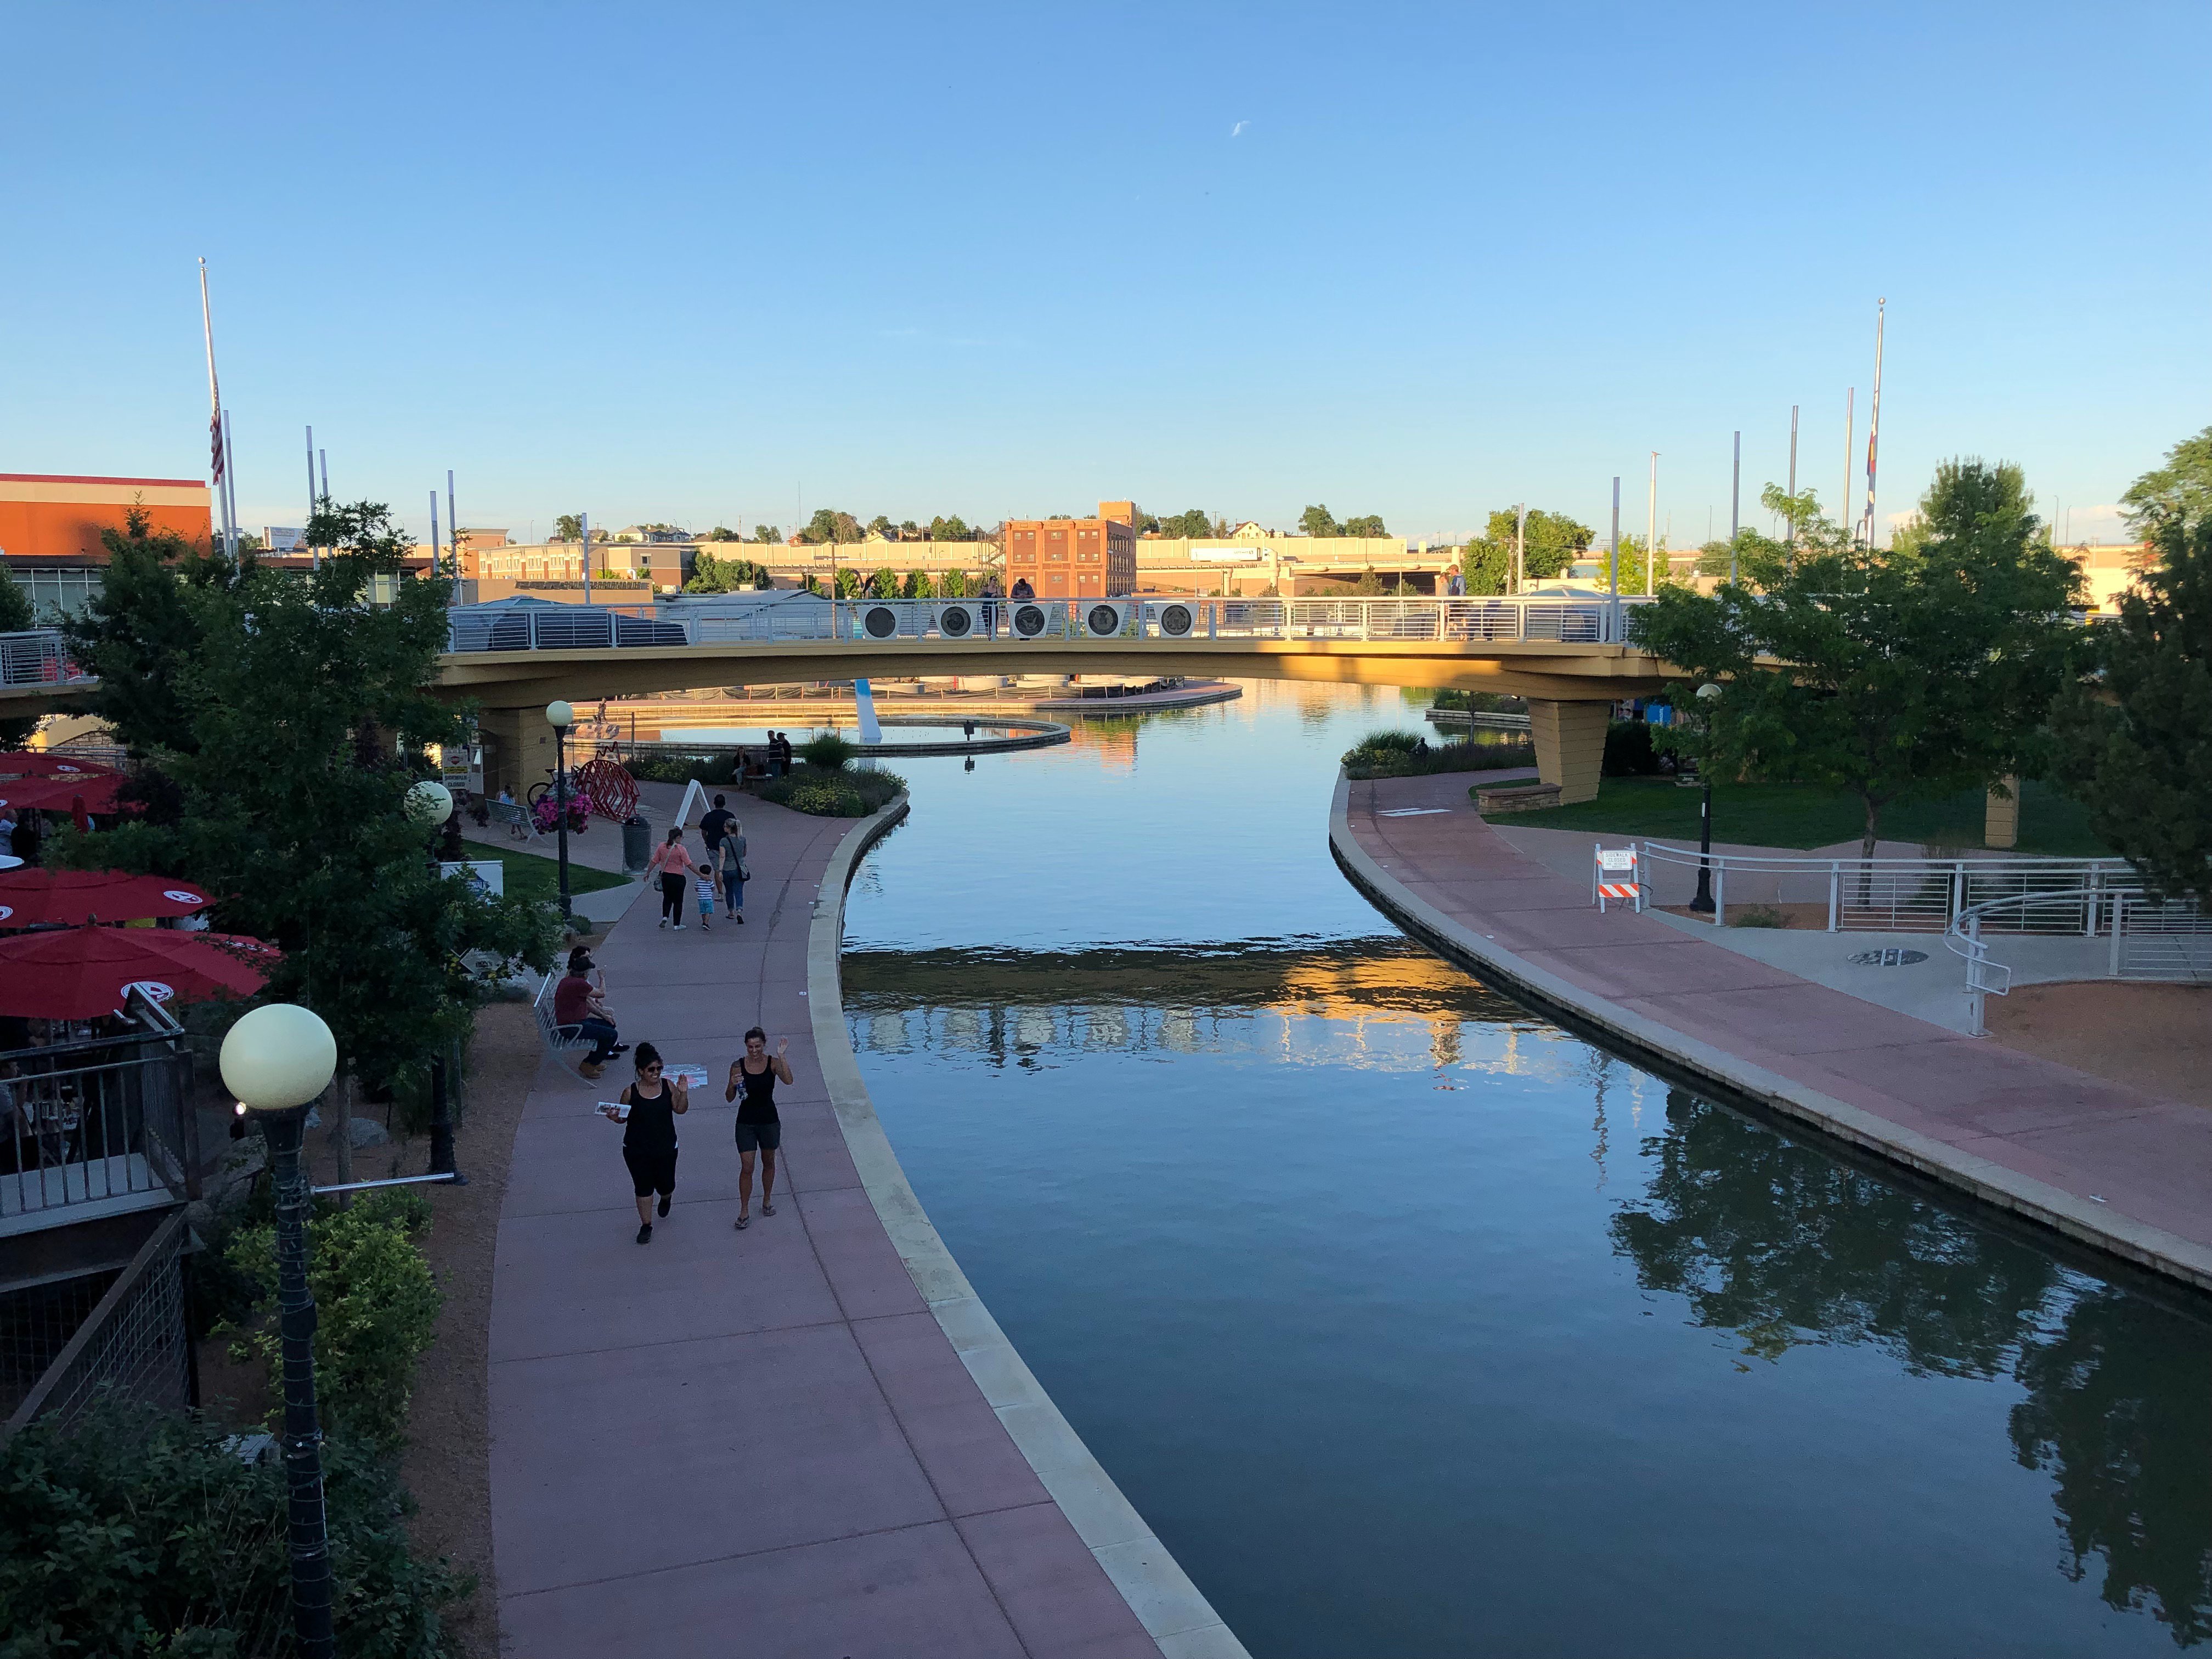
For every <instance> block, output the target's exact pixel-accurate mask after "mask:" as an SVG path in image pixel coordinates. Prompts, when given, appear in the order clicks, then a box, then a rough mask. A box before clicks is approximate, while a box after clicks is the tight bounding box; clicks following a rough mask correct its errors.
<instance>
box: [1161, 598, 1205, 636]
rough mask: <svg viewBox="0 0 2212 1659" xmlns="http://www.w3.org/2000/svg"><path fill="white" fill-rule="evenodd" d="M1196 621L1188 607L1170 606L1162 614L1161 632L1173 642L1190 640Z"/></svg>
mask: <svg viewBox="0 0 2212 1659" xmlns="http://www.w3.org/2000/svg"><path fill="white" fill-rule="evenodd" d="M1195 620H1196V618H1195V617H1193V616H1192V615H1191V614H1190V607H1189V606H1188V605H1169V606H1167V607H1166V608H1165V609H1164V610H1163V611H1161V612H1160V632H1161V633H1163V634H1164V635H1167V636H1168V637H1169V638H1170V639H1172V640H1182V639H1188V638H1189V637H1190V629H1191V624H1192V623H1193V622H1194V621H1195Z"/></svg>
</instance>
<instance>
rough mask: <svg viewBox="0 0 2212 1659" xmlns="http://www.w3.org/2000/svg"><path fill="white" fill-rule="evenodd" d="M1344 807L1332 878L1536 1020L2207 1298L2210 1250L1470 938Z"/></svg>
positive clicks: (1340, 794)
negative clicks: (1561, 1022) (1382, 854)
mask: <svg viewBox="0 0 2212 1659" xmlns="http://www.w3.org/2000/svg"><path fill="white" fill-rule="evenodd" d="M1351 802H1352V781H1351V780H1350V779H1349V778H1346V777H1345V776H1344V775H1342V773H1341V772H1340V773H1339V775H1338V776H1337V781H1336V793H1335V794H1334V796H1333V797H1332V798H1331V799H1330V802H1329V811H1328V843H1329V850H1330V852H1331V853H1332V854H1334V855H1335V858H1336V862H1337V866H1338V867H1339V868H1340V869H1341V870H1342V871H1343V872H1344V873H1345V876H1346V878H1347V879H1348V880H1350V882H1351V883H1352V885H1353V886H1354V887H1356V888H1358V890H1360V892H1361V893H1362V894H1363V895H1364V896H1366V898H1367V900H1368V901H1369V902H1370V903H1372V904H1373V905H1374V906H1375V908H1376V909H1378V910H1380V911H1382V912H1383V915H1386V916H1388V917H1389V918H1390V920H1391V921H1394V922H1395V923H1396V924H1397V925H1398V926H1399V927H1401V928H1403V929H1404V930H1405V931H1406V932H1407V933H1409V934H1411V935H1412V936H1413V938H1415V939H1419V941H1420V942H1421V943H1422V944H1424V945H1427V946H1428V947H1429V948H1430V949H1431V950H1433V951H1436V952H1437V954H1438V955H1440V956H1442V957H1445V958H1446V959H1448V960H1449V961H1453V962H1456V963H1460V964H1461V965H1462V967H1465V968H1467V969H1469V970H1470V971H1472V972H1474V973H1476V974H1479V975H1481V976H1482V977H1483V978H1485V979H1486V980H1488V981H1491V982H1492V983H1494V984H1496V985H1498V986H1499V987H1502V988H1508V989H1510V993H1511V994H1513V995H1514V996H1515V997H1516V999H1517V1000H1521V1001H1523V1002H1525V1003H1528V1004H1529V1005H1530V1006H1533V1007H1534V1009H1535V1010H1537V1011H1538V1012H1542V1013H1545V1014H1547V1015H1550V1014H1553V1013H1560V1014H1564V1015H1565V1017H1566V1018H1568V1019H1569V1020H1570V1021H1571V1022H1572V1023H1573V1024H1578V1025H1581V1026H1583V1027H1586V1028H1592V1029H1595V1030H1597V1031H1599V1032H1601V1033H1602V1034H1603V1035H1604V1036H1606V1037H1607V1039H1608V1040H1609V1041H1610V1042H1612V1043H1613V1044H1615V1045H1617V1046H1618V1047H1620V1048H1623V1049H1625V1050H1626V1051H1627V1053H1628V1055H1629V1057H1630V1058H1632V1059H1633V1058H1636V1057H1638V1056H1652V1057H1656V1059H1657V1060H1660V1061H1661V1062H1662V1064H1665V1065H1667V1066H1669V1067H1670V1068H1672V1069H1674V1070H1678V1071H1680V1070H1686V1071H1688V1072H1690V1073H1693V1074H1694V1075H1695V1076H1697V1077H1699V1078H1700V1079H1705V1080H1707V1081H1709V1082H1711V1083H1712V1084H1714V1085H1717V1086H1718V1087H1720V1088H1722V1089H1724V1090H1727V1091H1729V1092H1731V1093H1733V1094H1735V1095H1739V1096H1741V1097H1745V1098H1747V1099H1749V1100H1751V1101H1753V1102H1755V1103H1758V1104H1759V1105H1761V1106H1764V1107H1765V1108H1767V1109H1770V1110H1771V1111H1773V1112H1775V1113H1777V1114H1779V1115H1782V1116H1784V1117H1787V1118H1791V1119H1794V1120H1796V1121H1799V1122H1802V1123H1806V1124H1809V1125H1811V1126H1812V1127H1814V1128H1816V1129H1818V1130H1820V1132H1821V1133H1824V1134H1828V1135H1832V1136H1834V1137H1835V1138H1836V1139H1839V1140H1842V1141H1844V1142H1847V1143H1848V1144H1850V1145H1851V1146H1857V1147H1861V1148H1863V1149H1865V1150H1866V1151H1869V1152H1874V1153H1875V1154H1876V1155H1878V1156H1879V1157H1881V1158H1883V1159H1885V1160H1887V1162H1889V1163H1892V1164H1901V1165H1903V1166H1904V1167H1905V1168H1906V1169H1908V1170H1913V1171H1915V1172H1917V1173H1918V1174H1920V1175H1922V1176H1927V1177H1929V1179H1931V1180H1933V1181H1936V1182H1940V1183H1941V1184H1942V1185H1943V1186H1945V1187H1947V1188H1951V1189H1953V1190H1954V1191H1957V1192H1960V1193H1963V1194H1966V1195H1967V1196H1968V1197H1970V1198H1973V1199H1976V1200H1979V1201H1981V1202H1982V1203H1984V1204H1990V1205H1993V1206H1996V1207H1997V1208H1998V1209H2002V1210H2007V1211H2009V1212H2012V1213H2013V1214H2015V1215H2017V1216H2020V1217H2021V1218H2024V1219H2026V1220H2028V1221H2031V1222H2033V1223H2035V1224H2037V1225H2039V1226H2043V1227H2047V1228H2049V1229H2051V1231H2055V1232H2057V1233H2060V1234H2063V1236H2064V1237H2068V1238H2070V1239H2074V1240H2075V1241H2077V1242H2079V1243H2085V1244H2089V1245H2092V1246H2093V1247H2095V1248H2096V1249H2100V1250H2102V1251H2104V1252H2106V1253H2107V1254H2109V1255H2115V1256H2118V1257H2119V1258H2120V1259H2121V1260H2123V1261H2128V1262H2131V1263H2134V1264H2135V1265H2136V1266H2138V1267H2147V1268H2148V1269H2150V1270H2151V1271H2152V1272H2154V1273H2160V1274H2162V1275H2164V1276H2165V1277H2167V1278H2170V1279H2179V1280H2181V1281H2182V1282H2184V1283H2185V1284H2187V1285H2193V1286H2195V1287H2196V1288H2197V1289H2198V1290H2203V1291H2212V1249H2208V1248H2206V1247H2205V1246H2203V1245H2202V1244H2198V1243H2193V1242H2192V1241H2191V1240H2189V1239H2186V1238H2184V1237H2181V1236H2180V1235H2179V1234H2178V1233H2172V1232H2168V1231H2166V1229H2164V1228H2162V1227H2155V1226H2153V1225H2150V1224H2149V1223H2148V1222H2141V1221H2133V1220H2130V1219H2129V1218H2127V1217H2125V1216H2123V1215H2115V1214H2113V1213H2112V1212H2110V1211H2109V1210H2107V1209H2106V1208H2105V1207H2104V1206H2100V1205H2096V1204H2093V1203H2091V1202H2089V1201H2088V1200H2086V1199H2082V1198H2078V1197H2076V1196H2075V1194H2072V1193H2069V1192H2066V1191H2064V1190H2063V1189H2061V1188H2057V1187H2053V1186H2051V1185H2050V1184H2049V1183H2047V1182H2040V1181H2037V1180H2035V1179H2034V1178H2033V1177H2032V1176H2024V1175H2021V1174H2020V1173H2018V1172H2017V1171H2015V1170H2008V1169H2006V1168H2005V1167H2003V1166H2002V1164H1994V1163H1991V1162H1990V1160H1989V1159H1987V1158H1976V1157H1974V1156H1973V1155H1972V1154H1971V1153H1968V1152H1960V1150H1959V1149H1958V1148H1957V1147H1955V1146H1948V1145H1946V1144H1945V1143H1944V1142H1942V1141H1940V1140H1936V1139H1934V1138H1932V1137H1930V1136H1928V1135H1923V1134H1921V1133H1917V1131H1914V1130H1911V1129H1907V1128H1905V1127H1902V1126H1901V1125H1899V1124H1896V1123H1893V1122H1891V1121H1889V1120H1888V1119H1887V1118H1885V1117H1882V1116H1881V1115H1879V1114H1877V1113H1875V1112H1870V1111H1868V1110H1866V1109H1863V1108H1862V1107H1857V1106H1853V1105H1851V1104H1850V1103H1847V1102H1845V1101H1841V1100H1838V1099H1837V1098H1835V1097H1833V1096H1832V1095H1826V1094H1823V1093H1821V1092H1820V1091H1818V1090H1816V1089H1812V1088H1808V1087H1807V1086H1806V1085H1803V1084H1801V1083H1796V1082H1794V1081H1792V1080H1791V1079H1788V1078H1785V1077H1783V1076H1780V1075H1779V1074H1778V1073H1773V1072H1770V1071H1768V1070H1766V1069H1765V1067H1764V1066H1754V1065H1753V1064H1752V1063H1751V1062H1750V1061H1748V1060H1741V1059H1739V1058H1738V1057H1737V1056H1735V1055H1734V1054H1729V1053H1728V1052H1727V1051H1726V1050H1725V1049H1722V1048H1715V1047H1714V1046H1713V1045H1711V1043H1706V1042H1699V1040H1698V1039H1696V1038H1695V1037H1691V1036H1685V1035H1683V1034H1682V1033H1681V1032H1680V1031H1677V1030H1674V1029H1673V1028H1672V1027H1670V1026H1667V1025H1662V1024H1660V1023H1659V1022H1657V1021H1656V1020H1651V1019H1646V1018H1644V1017H1643V1016H1642V1015H1640V1014H1634V1013H1631V1012H1629V1011H1628V1010H1626V1008H1623V1007H1621V1006H1620V1005H1618V1004H1617V1003H1614V1002H1612V1001H1609V1000H1607V999H1606V998H1604V997H1601V996H1598V995H1596V994H1594V993H1591V992H1589V991H1585V990H1583V989H1582V988H1581V987H1579V986H1577V985H1573V984H1571V983H1570V982H1569V981H1566V980H1564V979H1561V978H1559V976H1558V975H1554V974H1551V973H1548V972H1547V971H1546V970H1545V969H1541V968H1539V967H1537V966H1536V965H1535V964H1534V963H1530V962H1528V961H1526V960H1524V959H1523V958H1522V957H1519V956H1516V955H1515V954H1514V953H1513V952H1512V951H1507V950H1504V949H1502V948H1500V947H1499V946H1498V944H1497V943H1496V942H1495V941H1493V940H1490V939H1484V938H1482V937H1481V936H1480V935H1479V934H1476V933H1470V932H1469V931H1468V929H1467V928H1465V927H1462V926H1461V925H1460V924H1459V923H1458V922H1456V921H1453V920H1452V919H1451V918H1450V917H1449V916H1447V915H1444V914H1443V912H1441V911H1439V910H1437V908H1435V907H1433V906H1431V905H1430V904H1428V903H1426V902H1424V901H1423V900H1421V899H1419V898H1416V897H1415V896H1413V894H1412V893H1411V892H1409V891H1407V889H1406V888H1405V886H1404V885H1403V884H1401V883H1400V882H1399V881H1398V880H1397V879H1396V878H1395V877H1393V876H1391V875H1390V874H1389V873H1388V872H1386V871H1384V870H1383V867H1382V866H1380V865H1379V864H1377V863H1376V860H1374V859H1373V858H1372V857H1371V856H1370V854H1368V853H1367V851H1366V849H1365V848H1362V847H1361V846H1360V845H1359V843H1358V840H1357V839H1356V838H1355V837H1354V836H1353V835H1352V813H1351Z"/></svg>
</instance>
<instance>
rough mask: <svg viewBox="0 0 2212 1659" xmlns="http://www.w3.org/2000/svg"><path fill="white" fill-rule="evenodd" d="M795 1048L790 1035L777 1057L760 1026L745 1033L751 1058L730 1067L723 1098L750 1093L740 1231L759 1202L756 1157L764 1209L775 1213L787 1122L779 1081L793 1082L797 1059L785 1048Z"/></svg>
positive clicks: (743, 1131) (741, 1146)
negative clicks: (781, 1113) (778, 1103)
mask: <svg viewBox="0 0 2212 1659" xmlns="http://www.w3.org/2000/svg"><path fill="white" fill-rule="evenodd" d="M790 1047H791V1039H790V1038H788V1037H786V1038H785V1039H784V1040H783V1041H782V1042H779V1043H777V1044H776V1045H775V1054H774V1055H773V1056H771V1055H770V1054H769V1051H768V1033H767V1032H765V1031H763V1030H761V1028H760V1027H759V1026H757V1025H756V1026H754V1027H753V1029H752V1030H750V1031H748V1032H746V1033H745V1057H744V1059H743V1060H739V1061H738V1063H737V1064H736V1065H734V1066H731V1067H730V1086H729V1087H728V1089H726V1091H723V1095H722V1098H723V1099H725V1100H735V1099H736V1098H737V1097H738V1091H739V1090H740V1089H742V1090H744V1096H745V1099H744V1104H743V1105H742V1106H740V1107H738V1220H737V1226H738V1231H740V1232H742V1231H744V1229H746V1228H747V1227H750V1225H752V1216H751V1214H750V1211H751V1209H752V1205H753V1158H754V1155H755V1154H756V1153H757V1154H758V1155H759V1157H760V1160H761V1213H762V1214H763V1215H774V1214H775V1154H776V1150H777V1149H778V1148H779V1147H781V1146H782V1145H783V1121H782V1120H781V1118H779V1117H778V1116H777V1115H776V1112H775V1085H776V1082H777V1079H781V1080H782V1081H783V1082H785V1083H789V1082H790V1081H791V1062H790V1061H788V1060H786V1059H784V1057H783V1055H784V1051H785V1050H786V1049H787V1048H790Z"/></svg>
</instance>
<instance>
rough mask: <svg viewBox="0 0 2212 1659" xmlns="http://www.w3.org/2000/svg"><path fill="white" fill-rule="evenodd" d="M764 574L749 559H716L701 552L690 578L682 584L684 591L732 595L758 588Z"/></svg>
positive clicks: (762, 569)
mask: <svg viewBox="0 0 2212 1659" xmlns="http://www.w3.org/2000/svg"><path fill="white" fill-rule="evenodd" d="M765 574H767V571H766V568H765V567H763V566H761V565H757V564H755V563H754V562H752V561H751V560H750V559H718V558H716V557H715V556H714V555H713V554H712V553H704V552H702V553H701V554H700V555H699V558H698V561H697V562H696V563H695V564H694V565H693V566H692V567H691V577H690V580H688V581H686V582H685V583H684V592H686V593H734V592H740V591H742V590H744V589H747V588H751V587H756V586H760V585H761V584H760V578H761V577H762V576H763V575H765Z"/></svg>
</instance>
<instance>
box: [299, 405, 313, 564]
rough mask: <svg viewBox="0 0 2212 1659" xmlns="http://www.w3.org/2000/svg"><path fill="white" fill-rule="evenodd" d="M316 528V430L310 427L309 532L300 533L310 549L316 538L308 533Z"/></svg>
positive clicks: (308, 465) (308, 476) (308, 429)
mask: <svg viewBox="0 0 2212 1659" xmlns="http://www.w3.org/2000/svg"><path fill="white" fill-rule="evenodd" d="M314 526H315V428H313V427H309V428H307V530H303V531H301V532H300V537H301V540H303V541H305V542H306V543H307V545H308V547H309V548H310V549H313V546H314V544H315V538H314V537H313V536H312V535H310V534H309V533H308V532H309V531H312V530H313V528H314ZM312 556H313V554H312V553H311V554H310V557H312Z"/></svg>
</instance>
